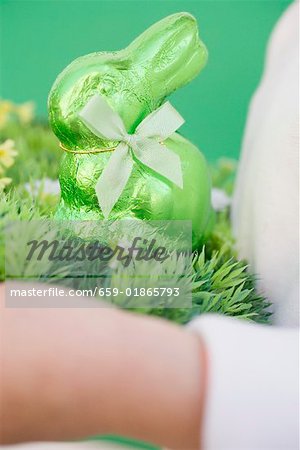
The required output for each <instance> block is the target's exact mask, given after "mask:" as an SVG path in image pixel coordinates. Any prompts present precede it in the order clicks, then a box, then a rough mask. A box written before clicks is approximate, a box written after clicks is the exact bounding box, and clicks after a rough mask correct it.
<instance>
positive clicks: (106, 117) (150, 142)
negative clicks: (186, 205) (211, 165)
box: [79, 94, 184, 218]
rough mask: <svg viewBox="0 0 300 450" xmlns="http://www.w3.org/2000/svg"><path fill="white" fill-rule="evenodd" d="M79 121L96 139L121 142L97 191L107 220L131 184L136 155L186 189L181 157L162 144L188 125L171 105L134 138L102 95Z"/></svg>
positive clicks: (153, 115) (149, 118) (151, 117)
mask: <svg viewBox="0 0 300 450" xmlns="http://www.w3.org/2000/svg"><path fill="white" fill-rule="evenodd" d="M79 117H80V118H81V119H82V121H83V122H84V123H85V125H86V126H87V127H88V128H89V129H90V130H91V131H92V132H93V133H94V134H95V135H96V136H99V137H101V138H102V139H103V138H105V139H109V140H110V141H119V142H120V143H119V145H118V146H117V147H116V149H115V150H114V152H113V153H112V155H111V157H110V159H109V161H108V163H107V165H106V167H105V168H104V170H103V172H102V174H101V175H100V177H99V179H98V181H97V184H96V187H95V191H96V195H97V198H98V201H99V206H100V208H101V210H102V212H103V215H104V217H105V218H107V217H108V216H109V214H110V212H111V210H112V209H113V207H114V205H115V204H116V202H117V201H118V199H119V197H120V196H121V194H122V192H123V190H124V188H125V186H126V184H127V181H128V179H129V177H130V174H131V171H132V168H133V163H134V162H133V155H134V156H135V157H136V159H138V160H139V161H141V162H142V163H143V164H145V166H148V167H150V168H151V169H153V170H154V171H155V172H157V173H159V174H160V175H163V176H164V177H165V178H167V179H168V180H170V181H172V182H173V183H175V184H176V185H177V186H179V187H180V188H182V187H183V181H182V170H181V162H180V158H179V156H178V155H176V154H175V153H174V152H172V151H171V150H169V149H168V148H167V147H166V146H165V145H162V144H160V143H159V142H158V141H163V140H164V139H166V138H167V137H169V136H170V135H171V134H173V133H174V132H175V131H176V130H177V129H178V128H179V127H180V126H181V125H182V124H183V123H184V119H183V118H182V117H181V115H180V114H179V113H178V112H177V111H176V109H175V108H173V106H172V105H171V104H170V103H169V102H166V103H164V104H163V105H162V106H161V107H160V108H158V109H156V110H155V111H153V112H152V113H151V114H149V115H148V116H147V117H146V118H145V119H144V120H143V121H142V122H141V123H140V124H139V125H138V127H137V128H136V130H135V133H134V134H128V133H127V131H126V128H125V126H124V123H123V121H122V119H121V117H120V116H119V114H118V113H117V112H116V111H114V110H113V109H112V108H111V107H110V106H109V104H108V103H107V102H106V100H105V98H104V97H102V96H100V95H98V94H96V95H94V96H93V97H92V98H91V99H90V100H89V101H88V102H87V104H86V105H85V106H84V108H83V109H82V110H81V112H80V113H79Z"/></svg>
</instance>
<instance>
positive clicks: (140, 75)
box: [49, 13, 212, 247]
mask: <svg viewBox="0 0 300 450" xmlns="http://www.w3.org/2000/svg"><path fill="white" fill-rule="evenodd" d="M206 59H207V51H206V48H205V46H204V44H203V43H202V42H201V41H200V40H199V37H198V30H197V24H196V21H195V19H194V18H193V17H192V16H191V15H189V14H187V13H179V14H174V15H172V16H169V17H167V18H165V19H163V20H162V21H160V22H158V23H156V24H155V25H153V26H152V27H150V28H149V29H148V30H146V31H145V32H144V33H143V34H142V35H141V36H139V37H138V38H137V39H136V40H135V41H133V42H132V44H131V45H129V47H127V48H126V49H124V50H121V51H119V52H114V53H92V54H90V55H87V56H84V57H81V58H78V59H76V60H75V61H74V62H73V63H71V64H70V65H69V66H68V67H67V68H66V69H65V70H64V71H63V72H62V74H61V75H60V76H59V77H58V78H57V80H56V82H55V83H54V85H53V88H52V90H51V92H50V96H49V114H50V122H51V126H52V128H53V131H54V132H55V134H56V135H57V137H58V138H59V140H60V142H61V143H62V144H63V146H65V147H66V148H68V149H71V150H80V151H81V152H82V151H83V152H85V151H86V154H84V153H83V154H82V153H81V154H71V153H65V155H64V157H63V159H62V164H61V169H60V185H61V202H60V205H59V207H58V210H57V213H56V217H57V218H58V219H67V220H77V219H80V220H94V219H103V214H102V211H101V209H100V207H99V203H98V200H97V197H96V194H95V185H96V183H97V180H98V179H99V177H100V175H101V174H102V172H103V170H104V168H105V166H106V164H107V162H108V160H109V158H110V156H111V154H110V152H102V153H100V154H99V153H98V154H91V153H90V152H89V150H90V149H97V148H103V147H115V146H116V145H117V144H118V142H109V141H108V140H105V139H104V138H101V137H98V136H96V135H95V134H93V132H92V131H91V130H90V129H89V128H87V126H86V125H85V124H84V123H83V122H82V121H81V119H80V117H79V112H80V111H81V110H82V108H83V107H84V106H85V105H86V103H87V102H88V100H89V99H90V98H91V97H93V96H94V95H95V94H97V93H100V94H101V95H102V96H104V97H106V100H107V102H108V103H109V104H110V106H111V107H112V108H113V109H114V110H115V111H117V112H118V113H119V115H120V116H121V118H122V120H123V122H124V124H125V127H126V130H127V132H128V133H133V132H134V131H135V129H136V127H137V125H138V124H139V123H140V122H141V121H142V120H143V119H144V118H145V117H146V116H147V115H148V114H149V113H151V112H152V111H154V110H155V109H156V108H158V107H159V106H160V105H161V104H162V103H163V101H164V99H165V98H166V97H167V96H168V95H169V94H170V93H171V92H173V91H174V90H175V89H177V88H179V87H180V86H183V85H184V84H186V83H188V82H189V81H190V80H191V79H192V78H194V77H195V76H196V75H197V73H198V72H199V71H200V70H201V68H202V67H203V66H204V65H205V63H206ZM164 144H165V145H166V146H167V147H168V148H169V149H171V150H172V151H173V152H174V153H177V154H178V156H179V157H180V160H181V166H182V176H183V189H180V188H179V187H177V186H176V185H174V184H173V183H172V182H170V181H169V180H166V179H164V178H163V177H162V176H160V175H159V174H157V173H156V172H154V171H152V170H151V169H149V168H147V167H146V166H143V165H142V164H138V163H136V162H134V167H133V170H132V173H131V175H130V178H129V181H128V182H127V185H126V187H125V189H124V191H123V192H122V194H121V196H120V198H119V200H118V201H117V203H116V205H115V206H114V208H113V210H112V211H111V214H110V216H109V218H110V219H122V218H138V219H146V220H191V221H192V224H193V244H194V247H195V246H197V245H198V244H199V243H200V242H201V240H202V238H203V236H204V234H205V232H206V230H207V226H208V224H209V223H210V222H211V217H212V216H211V206H210V189H211V186H210V177H209V174H208V170H207V166H206V162H205V159H204V157H203V155H202V154H201V152H200V151H199V150H198V149H197V148H196V147H195V146H194V145H192V144H191V143H190V142H189V141H187V140H186V139H184V138H183V137H181V136H180V135H179V134H177V133H174V135H172V136H171V137H170V138H169V139H167V140H165V142H164Z"/></svg>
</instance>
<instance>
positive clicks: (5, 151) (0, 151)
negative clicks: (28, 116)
mask: <svg viewBox="0 0 300 450" xmlns="http://www.w3.org/2000/svg"><path fill="white" fill-rule="evenodd" d="M14 146H15V142H14V141H13V140H12V139H6V141H5V142H3V143H2V144H0V164H1V165H2V166H3V167H10V166H12V165H13V163H14V159H15V156H16V155H17V154H18V152H17V151H16V150H15V148H14Z"/></svg>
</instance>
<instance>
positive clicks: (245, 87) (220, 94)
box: [0, 0, 290, 160]
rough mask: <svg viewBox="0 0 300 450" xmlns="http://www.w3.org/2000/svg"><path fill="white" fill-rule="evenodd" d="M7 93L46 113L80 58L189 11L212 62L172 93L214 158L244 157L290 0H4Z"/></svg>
mask: <svg viewBox="0 0 300 450" xmlns="http://www.w3.org/2000/svg"><path fill="white" fill-rule="evenodd" d="M0 2H1V22H2V23H1V86H0V95H1V97H2V98H7V99H11V100H13V101H16V102H24V101H27V100H34V101H35V102H36V105H37V113H38V115H40V116H44V117H46V114H47V109H46V105H47V95H48V92H49V89H50V87H51V85H52V83H53V81H54V80H55V78H56V76H57V75H58V74H59V72H60V71H61V70H62V69H63V68H64V67H65V66H66V65H67V64H69V63H70V62H71V61H72V60H73V59H74V58H76V57H78V56H80V55H84V54H86V53H90V52H94V51H100V50H117V49H120V48H122V47H124V46H126V45H127V44H128V43H129V42H130V41H131V40H132V39H134V38H135V37H136V36H137V35H138V34H140V33H141V32H142V31H143V30H144V29H145V28H146V27H148V26H149V25H151V24H152V23H153V22H155V21H157V20H159V19H161V18H163V17H164V16H166V15H168V14H172V13H174V12H179V11H188V12H190V13H192V14H194V15H195V16H196V17H197V19H198V23H199V27H200V35H201V37H202V39H203V40H204V42H205V44H206V45H207V47H208V50H209V62H208V64H207V66H206V68H205V69H204V70H203V72H202V73H201V74H200V75H199V76H198V78H196V79H195V80H194V81H193V82H192V83H190V84H189V85H188V86H186V87H184V88H183V89H181V90H180V91H178V92H176V93H175V94H173V96H172V103H173V104H174V105H175V106H176V107H177V108H178V110H179V111H180V112H181V114H182V115H183V116H184V117H185V119H186V124H185V125H184V126H183V128H182V132H183V134H184V135H185V136H186V137H187V138H189V139H191V140H192V141H193V142H194V143H196V144H197V145H198V146H199V147H200V148H201V149H202V151H203V152H204V153H205V155H206V157H207V158H208V159H209V160H215V159H216V158H217V157H220V156H225V157H237V156H238V154H239V150H240V145H241V139H242V133H243V129H244V124H245V119H246V113H247V106H248V103H249V100H250V98H251V95H252V93H253V91H254V89H255V87H256V86H257V83H258V81H259V78H260V76H261V72H262V68H263V60H264V52H265V48H266V44H267V40H268V36H269V34H270V32H271V30H272V28H273V26H274V24H275V22H276V20H277V19H278V17H279V16H280V14H281V13H282V12H283V11H284V9H285V8H286V7H287V5H288V4H289V3H290V1H288V0H285V1H283V0H264V1H259V0H252V1H244V0H240V1H238V0H235V1H232V0H230V1H228V0H218V1H215V0H206V1H203V0H194V1H182V0H181V1H174V0H164V1H161V0H151V1H148V0H139V1H127V0H123V1H122V0H118V1H112V0H104V1H103V0H102V1H97V0H94V1H83V0H80V1H72V0H59V1H58V0H48V1H43V0H40V1H39V0H37V1H27V0H19V1H17V0H2V1H1V0H0Z"/></svg>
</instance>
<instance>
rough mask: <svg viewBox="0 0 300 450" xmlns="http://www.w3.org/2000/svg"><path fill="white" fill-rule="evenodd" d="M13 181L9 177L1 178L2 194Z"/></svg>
mask: <svg viewBox="0 0 300 450" xmlns="http://www.w3.org/2000/svg"><path fill="white" fill-rule="evenodd" d="M11 181H12V179H11V178H8V177H3V178H0V192H1V191H3V189H4V188H5V186H7V185H8V184H9V183H11Z"/></svg>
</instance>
